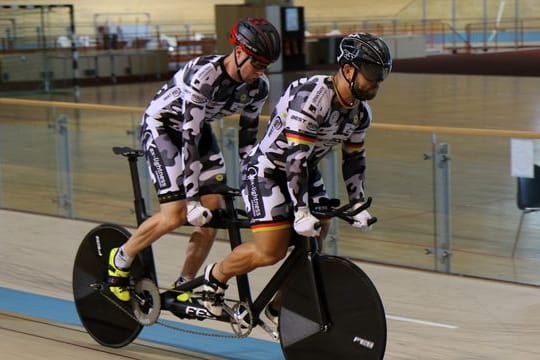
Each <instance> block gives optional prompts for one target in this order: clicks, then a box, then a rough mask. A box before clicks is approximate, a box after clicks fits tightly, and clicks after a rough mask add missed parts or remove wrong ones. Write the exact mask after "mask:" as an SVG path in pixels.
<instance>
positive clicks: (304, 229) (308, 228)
mask: <svg viewBox="0 0 540 360" xmlns="http://www.w3.org/2000/svg"><path fill="white" fill-rule="evenodd" d="M294 231H296V232H297V233H298V234H300V235H302V236H307V237H317V236H319V234H320V233H321V223H320V221H319V219H317V218H316V217H315V216H313V215H311V213H310V212H309V209H307V208H300V209H298V211H296V212H295V213H294Z"/></svg>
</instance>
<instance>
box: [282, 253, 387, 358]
mask: <svg viewBox="0 0 540 360" xmlns="http://www.w3.org/2000/svg"><path fill="white" fill-rule="evenodd" d="M313 262H314V268H315V277H316V278H317V283H318V287H319V290H320V296H319V299H320V302H321V305H322V307H323V309H325V311H326V316H327V317H328V320H329V326H328V328H327V329H321V325H320V324H321V320H320V319H319V318H320V312H319V311H318V309H319V307H318V305H317V299H316V298H317V296H314V295H315V293H314V289H313V287H312V286H311V285H310V284H311V282H310V281H307V279H308V278H309V277H310V275H309V274H308V273H307V272H308V271H309V268H307V267H305V268H304V269H303V270H302V269H299V271H298V272H296V273H295V274H294V275H293V276H292V277H291V279H290V280H289V282H288V283H287V286H286V291H285V292H284V294H283V303H282V308H281V313H280V320H279V332H280V342H281V348H282V350H283V353H284V355H285V358H286V359H288V360H298V359H310V360H328V359H332V358H333V359H366V360H380V359H383V357H384V352H385V349H386V336H387V329H386V315H385V312H384V307H383V304H382V301H381V299H380V296H379V294H378V292H377V289H376V288H375V286H374V285H373V283H372V282H371V280H370V279H369V277H368V276H367V275H366V274H365V273H364V272H363V271H362V270H361V269H360V268H359V267H358V266H356V265H355V264H353V263H352V262H350V261H348V260H346V259H343V258H341V257H337V256H327V255H324V256H323V255H321V256H317V257H315V258H314V259H313Z"/></svg>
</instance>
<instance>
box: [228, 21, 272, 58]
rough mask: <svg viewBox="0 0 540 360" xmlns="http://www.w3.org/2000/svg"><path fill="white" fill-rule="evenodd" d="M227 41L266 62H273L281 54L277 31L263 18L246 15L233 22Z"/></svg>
mask: <svg viewBox="0 0 540 360" xmlns="http://www.w3.org/2000/svg"><path fill="white" fill-rule="evenodd" d="M229 41H230V42H231V43H232V44H234V45H236V46H240V47H241V48H242V50H244V51H245V52H246V53H247V54H248V55H249V56H251V57H253V58H254V59H255V60H257V61H261V62H263V63H266V64H270V63H273V62H274V61H276V60H277V59H278V58H279V55H280V54H281V38H280V36H279V32H278V31H277V29H276V28H275V27H274V25H272V24H271V23H270V22H268V21H267V20H265V19H263V18H258V17H247V18H244V19H241V20H239V21H238V22H237V23H235V24H234V25H233V27H232V29H231V36H230V37H229Z"/></svg>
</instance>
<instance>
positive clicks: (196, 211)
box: [187, 201, 212, 226]
mask: <svg viewBox="0 0 540 360" xmlns="http://www.w3.org/2000/svg"><path fill="white" fill-rule="evenodd" d="M210 220H212V213H211V212H210V210H208V209H207V208H205V207H204V206H202V205H201V203H200V202H198V201H188V202H187V221H188V222H189V223H190V224H191V225H195V226H203V225H204V224H206V223H208V222H209V221H210Z"/></svg>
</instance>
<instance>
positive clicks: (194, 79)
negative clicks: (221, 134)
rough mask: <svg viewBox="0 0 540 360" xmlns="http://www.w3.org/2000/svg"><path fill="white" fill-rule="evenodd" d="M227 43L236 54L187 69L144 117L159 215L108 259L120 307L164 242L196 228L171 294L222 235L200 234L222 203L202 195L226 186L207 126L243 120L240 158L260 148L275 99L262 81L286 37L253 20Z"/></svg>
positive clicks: (211, 58) (213, 232) (235, 27)
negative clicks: (132, 274) (141, 257)
mask: <svg viewBox="0 0 540 360" xmlns="http://www.w3.org/2000/svg"><path fill="white" fill-rule="evenodd" d="M229 41H230V42H231V43H232V44H233V45H234V48H233V50H232V51H231V53H229V54H228V55H226V56H225V55H208V56H201V57H198V58H195V59H193V60H191V61H189V62H188V63H187V64H186V65H185V67H184V68H182V69H181V70H179V71H178V72H177V73H176V74H175V75H174V76H173V78H172V79H170V81H169V82H168V83H166V84H164V85H163V86H162V87H161V89H159V90H158V91H157V93H156V95H155V96H154V98H153V99H152V101H151V102H150V104H149V105H148V106H147V108H146V110H145V113H144V115H143V118H142V128H141V143H142V148H143V150H144V152H145V156H146V161H147V165H148V168H149V170H150V174H151V179H152V181H153V183H154V186H155V188H156V191H157V195H158V200H159V203H160V209H159V212H157V213H155V214H154V215H153V216H151V217H150V218H149V219H147V220H146V221H144V223H142V224H141V226H140V227H139V228H138V229H137V230H136V231H135V232H134V233H133V235H132V236H131V238H130V239H129V240H128V241H127V242H126V243H124V244H123V245H122V246H121V247H120V248H114V249H112V250H111V252H110V254H109V266H108V276H109V279H108V284H109V289H110V291H111V292H112V293H113V294H114V295H115V296H116V297H117V298H118V299H120V300H122V301H129V300H130V293H129V291H128V290H127V288H126V285H127V284H128V281H127V279H128V276H129V268H130V266H131V264H132V262H133V259H134V257H135V256H136V255H137V254H138V253H139V252H140V251H141V250H143V249H144V248H146V247H148V246H149V245H150V244H152V243H153V242H154V241H156V240H157V239H158V238H159V237H161V236H162V235H164V234H167V233H169V232H171V231H173V230H174V229H176V228H178V227H179V226H181V225H184V224H185V223H186V222H189V223H190V224H192V225H195V226H197V228H195V230H194V231H193V233H192V235H191V238H190V240H189V244H188V247H187V251H186V260H185V262H184V265H183V268H182V270H181V273H180V277H179V278H178V280H177V281H176V282H175V283H174V284H173V286H176V285H179V284H180V283H182V282H183V281H185V280H189V279H191V278H193V277H194V276H195V275H196V273H197V271H198V270H199V268H200V267H201V266H202V264H203V263H204V261H205V259H206V256H207V255H208V252H209V251H210V248H211V246H212V243H213V240H214V238H215V235H216V230H215V229H211V228H201V227H200V226H202V225H204V224H205V223H207V222H208V221H210V219H211V216H212V214H211V212H210V210H211V209H215V208H217V207H219V205H220V202H221V197H220V196H219V195H206V196H200V195H199V190H200V188H201V187H208V186H212V184H216V183H222V182H224V181H225V163H224V160H223V155H222V153H221V151H220V149H219V146H218V143H217V140H216V137H215V135H214V133H213V131H212V128H211V125H210V123H209V122H211V121H213V120H216V119H220V118H223V117H224V116H228V115H231V114H233V113H239V114H240V129H239V139H240V144H239V155H240V158H243V157H244V156H245V155H246V154H247V152H248V151H249V150H250V149H251V148H252V147H253V145H254V143H255V141H256V134H257V128H258V122H259V114H260V112H261V109H262V107H263V104H264V102H265V101H266V99H267V97H268V94H269V81H268V78H267V77H266V75H265V74H264V73H265V71H266V69H267V67H268V66H269V65H270V64H271V63H272V62H274V61H276V60H277V59H278V57H279V55H280V52H281V40H280V36H279V33H278V31H277V30H276V28H275V27H274V26H273V25H272V24H271V23H270V22H268V21H266V20H265V19H262V18H255V17H249V18H244V19H241V20H239V21H238V22H236V23H235V24H234V25H233V27H232V30H231V34H230V37H229ZM179 299H181V298H180V295H179Z"/></svg>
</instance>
